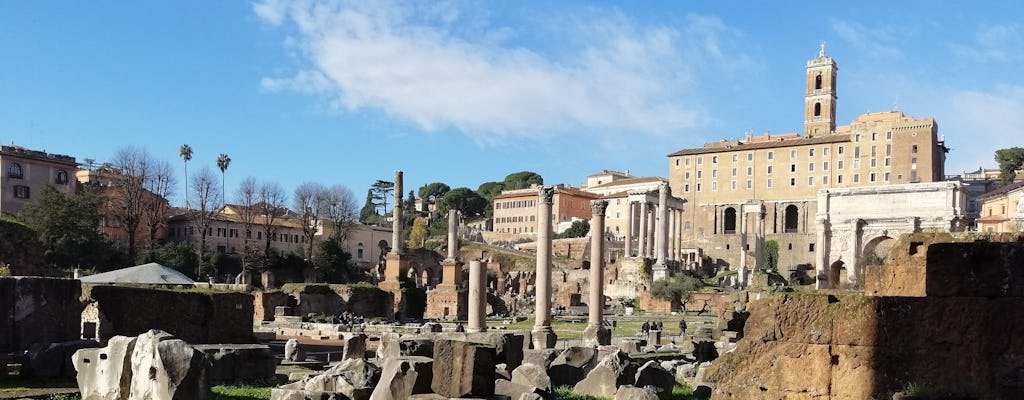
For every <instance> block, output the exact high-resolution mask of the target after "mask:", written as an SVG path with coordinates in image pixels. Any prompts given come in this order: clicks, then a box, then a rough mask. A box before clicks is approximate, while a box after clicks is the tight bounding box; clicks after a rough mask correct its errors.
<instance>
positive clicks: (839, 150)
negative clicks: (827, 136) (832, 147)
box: [838, 146, 843, 154]
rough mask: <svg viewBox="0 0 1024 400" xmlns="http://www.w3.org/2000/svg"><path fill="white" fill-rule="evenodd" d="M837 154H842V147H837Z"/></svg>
mask: <svg viewBox="0 0 1024 400" xmlns="http://www.w3.org/2000/svg"><path fill="white" fill-rule="evenodd" d="M838 153H839V154H843V146H839V149H838Z"/></svg>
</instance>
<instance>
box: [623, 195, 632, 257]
mask: <svg viewBox="0 0 1024 400" xmlns="http://www.w3.org/2000/svg"><path fill="white" fill-rule="evenodd" d="M633 208H634V207H633V203H632V202H630V201H629V198H628V197H627V198H626V210H628V211H626V242H625V243H623V244H622V247H623V253H624V254H623V255H622V256H623V257H632V256H633V254H632V253H633V216H634V215H635V213H634V212H633Z"/></svg>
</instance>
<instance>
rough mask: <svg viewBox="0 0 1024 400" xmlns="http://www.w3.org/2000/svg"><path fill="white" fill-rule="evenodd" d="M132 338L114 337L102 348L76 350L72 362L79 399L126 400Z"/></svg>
mask: <svg viewBox="0 0 1024 400" xmlns="http://www.w3.org/2000/svg"><path fill="white" fill-rule="evenodd" d="M135 341H136V338H134V337H126V336H115V337H113V338H111V339H110V341H108V342H107V346H106V347H103V348H90V349H81V350H78V351H76V352H75V353H74V355H72V363H73V364H74V366H75V370H76V371H78V374H77V376H76V378H77V380H78V390H79V392H80V393H81V394H82V398H83V399H88V400H92V399H96V400H99V399H118V400H120V399H127V398H128V395H129V393H130V386H129V385H130V383H131V379H132V376H131V375H132V365H131V356H132V352H134V351H135Z"/></svg>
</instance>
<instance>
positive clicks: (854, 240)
mask: <svg viewBox="0 0 1024 400" xmlns="http://www.w3.org/2000/svg"><path fill="white" fill-rule="evenodd" d="M862 222H863V221H862V220H860V219H856V218H855V219H854V220H853V221H851V224H850V254H851V257H850V265H849V266H847V267H846V280H847V285H848V287H849V288H855V287H857V277H858V273H859V272H860V259H861V257H860V252H861V235H862V233H861V229H860V227H861V223H862Z"/></svg>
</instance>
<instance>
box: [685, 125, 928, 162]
mask: <svg viewBox="0 0 1024 400" xmlns="http://www.w3.org/2000/svg"><path fill="white" fill-rule="evenodd" d="M890 134H891V132H890ZM858 136H859V135H858ZM815 150H817V149H815V148H810V149H807V156H808V157H814V155H815ZM829 150H830V148H828V147H822V148H821V155H822V156H828V155H829ZM877 150H878V146H871V156H872V157H874V156H876V155H877ZM845 151H846V148H845V146H839V147H836V153H838V154H845ZM860 153H861V152H860V146H854V147H853V156H854V157H860V156H861V154H860ZM910 153H911V154H917V145H916V144H915V145H912V146H911V147H910ZM765 155H766V157H767V159H769V160H774V159H775V151H768V152H767V153H765ZM797 155H798V152H797V150H796V149H792V150H790V151H789V158H791V159H795V158H796V157H797ZM885 155H886V156H891V155H892V145H891V144H887V145H885ZM696 158H697V165H703V164H704V157H703V156H697V157H696ZM718 159H719V156H711V163H712V164H718ZM738 161H739V154H733V155H732V162H734V163H735V162H738ZM747 161H754V153H753V152H749V153H747ZM683 163H684V164H685V165H690V157H684V158H683ZM678 165H679V159H678V158H677V159H676V166H678Z"/></svg>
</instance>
